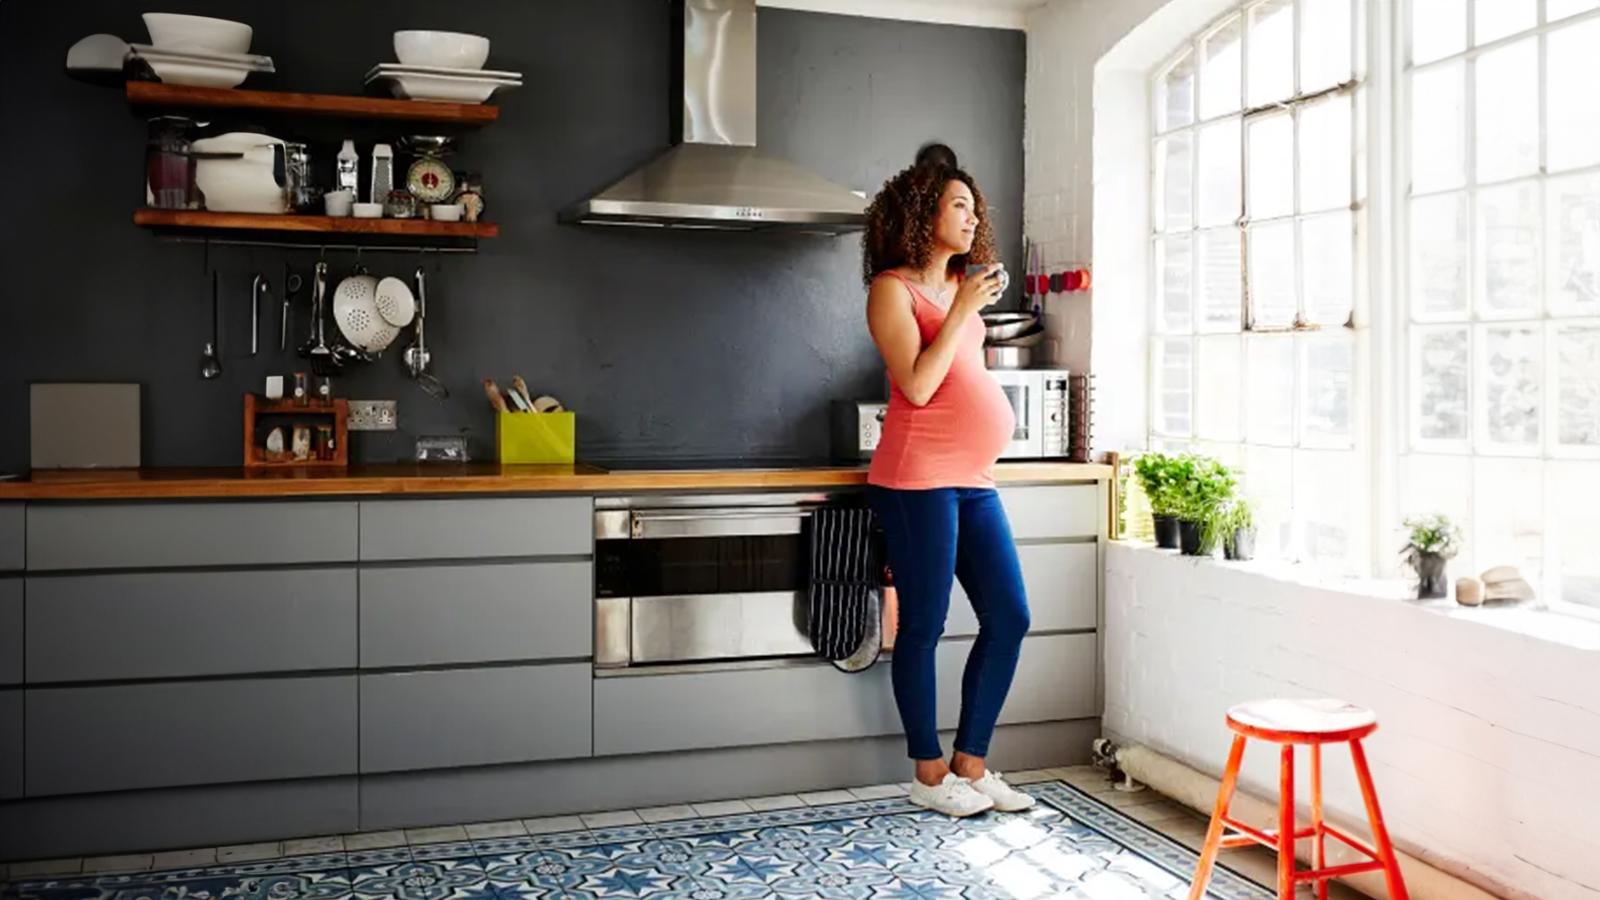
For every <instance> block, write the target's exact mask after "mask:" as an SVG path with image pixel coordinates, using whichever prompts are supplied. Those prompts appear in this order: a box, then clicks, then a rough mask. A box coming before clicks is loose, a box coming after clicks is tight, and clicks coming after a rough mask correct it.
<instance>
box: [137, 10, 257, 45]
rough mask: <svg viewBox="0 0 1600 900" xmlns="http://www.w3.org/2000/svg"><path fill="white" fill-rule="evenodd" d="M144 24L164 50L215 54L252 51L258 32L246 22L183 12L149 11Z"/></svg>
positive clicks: (151, 40)
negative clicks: (255, 32)
mask: <svg viewBox="0 0 1600 900" xmlns="http://www.w3.org/2000/svg"><path fill="white" fill-rule="evenodd" d="M144 27H145V28H147V29H149V31H150V43H152V44H154V45H156V46H157V47H160V48H162V49H170V50H209V51H211V52H213V53H249V52H250V37H251V35H252V34H254V29H252V28H251V27H250V26H249V25H246V24H244V23H243V22H230V21H228V20H227V19H213V18H211V17H210V16H186V15H181V14H179V13H145V14H144Z"/></svg>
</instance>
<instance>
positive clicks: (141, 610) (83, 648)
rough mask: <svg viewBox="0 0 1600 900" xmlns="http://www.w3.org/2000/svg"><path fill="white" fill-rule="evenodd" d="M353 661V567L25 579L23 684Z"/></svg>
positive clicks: (303, 667) (319, 666)
mask: <svg viewBox="0 0 1600 900" xmlns="http://www.w3.org/2000/svg"><path fill="white" fill-rule="evenodd" d="M355 664H356V571H355V568H354V567H351V568H340V569H246V570H235V571H224V572H122V573H117V574H114V575H69V576H49V577H30V578H29V579H28V681H30V682H36V681H91V680H102V679H103V680H118V679H130V678H183V677H192V676H199V675H227V674H241V673H252V672H290V671H299V670H307V669H349V668H354V667H355Z"/></svg>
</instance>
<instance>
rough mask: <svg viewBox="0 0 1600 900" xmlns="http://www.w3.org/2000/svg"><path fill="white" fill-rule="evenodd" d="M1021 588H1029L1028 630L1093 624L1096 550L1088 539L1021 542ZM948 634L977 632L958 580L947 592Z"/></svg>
mask: <svg viewBox="0 0 1600 900" xmlns="http://www.w3.org/2000/svg"><path fill="white" fill-rule="evenodd" d="M1017 558H1018V559H1019V560H1021V562H1022V581H1023V586H1024V587H1025V588H1026V589H1027V592H1028V610H1029V612H1030V613H1031V614H1032V615H1031V619H1032V626H1031V629H1030V630H1032V631H1070V630H1076V629H1084V628H1094V627H1095V624H1096V623H1095V617H1096V612H1095V610H1096V606H1097V603H1096V598H1097V596H1098V591H1099V565H1098V562H1097V560H1098V559H1099V554H1098V548H1097V546H1096V545H1095V544H1093V543H1081V544H1022V545H1020V546H1018V547H1017ZM944 633H945V635H946V636H947V637H963V636H970V635H975V634H977V633H978V616H977V613H975V612H973V610H972V601H971V600H970V599H969V598H968V597H967V592H966V591H965V590H963V589H962V587H961V583H960V582H959V581H958V582H956V584H955V588H954V590H952V591H951V595H950V616H949V618H947V619H946V620H945V626H944Z"/></svg>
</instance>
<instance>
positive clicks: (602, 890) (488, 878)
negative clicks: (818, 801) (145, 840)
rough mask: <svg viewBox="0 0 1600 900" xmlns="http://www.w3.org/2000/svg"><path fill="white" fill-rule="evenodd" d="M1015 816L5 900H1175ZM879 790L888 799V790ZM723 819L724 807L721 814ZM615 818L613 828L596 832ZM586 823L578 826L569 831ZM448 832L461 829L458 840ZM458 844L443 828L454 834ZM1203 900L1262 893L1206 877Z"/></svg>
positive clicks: (920, 819) (1127, 825) (1073, 834)
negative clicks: (1207, 891)
mask: <svg viewBox="0 0 1600 900" xmlns="http://www.w3.org/2000/svg"><path fill="white" fill-rule="evenodd" d="M1028 789H1029V790H1030V791H1031V792H1032V793H1033V794H1034V795H1035V796H1036V797H1038V798H1039V800H1040V801H1041V802H1040V804H1039V805H1038V806H1037V807H1035V808H1034V809H1032V810H1029V811H1027V812H1025V813H1019V814H1000V813H990V814H986V815H982V816H978V817H974V818H972V819H967V820H963V821H955V820H952V819H948V818H945V817H943V816H940V815H937V814H934V813H929V812H927V811H925V810H921V809H918V808H916V807H914V806H912V805H911V803H910V802H909V801H908V800H907V799H906V798H905V797H904V796H882V797H872V798H871V799H860V798H857V797H853V796H851V795H844V796H849V797H851V799H850V800H849V801H848V802H841V803H837V804H832V805H806V806H789V807H786V808H782V809H771V810H769V811H764V812H734V813H733V814H731V815H723V816H715V817H711V818H673V819H670V820H666V821H657V822H654V823H647V822H644V821H643V820H640V819H637V817H621V816H619V817H617V818H615V819H606V818H591V819H590V820H589V821H591V822H593V823H595V824H598V825H601V826H602V827H579V828H572V829H568V830H564V831H542V830H540V831H539V832H538V833H531V834H517V833H515V831H516V829H515V828H514V827H505V828H498V829H479V830H478V831H476V832H474V833H476V834H481V835H486V834H501V833H503V836H480V837H477V838H473V839H468V840H459V839H446V840H443V841H441V842H438V843H413V844H408V845H407V846H400V847H386V848H378V849H360V850H348V851H343V850H339V851H330V852H326V853H317V854H314V855H303V856H294V857H288V858H283V859H272V860H260V861H255V862H248V863H238V864H231V865H230V864H222V865H207V866H193V867H190V868H184V869H171V870H165V871H147V872H124V873H120V874H114V875H48V876H34V877H31V878H26V879H20V880H17V881H16V882H15V883H12V884H9V885H6V886H5V888H4V891H3V892H0V896H3V897H4V898H6V900H390V898H394V900H592V898H613V897H618V898H646V897H648V898H658V900H679V898H683V900H763V898H773V900H779V898H804V897H821V898H842V900H943V898H951V900H1032V898H1046V897H1060V898H1070V900H1123V898H1127V900H1143V898H1163V900H1172V898H1182V897H1184V896H1185V894H1186V892H1187V886H1188V873H1190V872H1192V871H1193V869H1194V862H1195V854H1194V851H1193V850H1191V849H1189V848H1188V847H1185V846H1184V845H1182V844H1180V843H1178V842H1177V841H1174V840H1172V839H1170V838H1167V837H1165V836H1163V835H1162V834H1161V833H1160V832H1159V831H1157V830H1155V829H1153V828H1151V827H1149V826H1146V825H1143V824H1140V823H1139V822H1137V821H1135V820H1134V819H1133V818H1130V817H1129V816H1128V815H1125V814H1124V813H1122V812H1119V811H1118V810H1116V809H1114V808H1112V807H1111V806H1108V805H1106V804H1104V803H1102V802H1100V801H1099V800H1097V799H1096V798H1095V797H1094V796H1092V795H1091V794H1089V793H1086V792H1085V791H1082V790H1080V789H1078V788H1076V787H1074V786H1072V785H1071V784H1068V783H1066V782H1062V781H1054V782H1045V783H1040V784H1033V785H1030V786H1029V787H1028ZM885 793H890V792H885ZM727 808H728V809H735V808H736V807H732V806H730V807H727ZM612 822H617V823H620V824H609V823H612ZM580 824H581V823H580ZM458 832H459V833H458ZM459 834H466V832H464V831H459V830H453V831H450V832H448V833H447V832H443V831H441V832H439V836H441V837H445V838H450V837H456V836H459ZM1211 896H1212V897H1213V898H1216V900H1270V898H1272V897H1273V892H1272V891H1269V890H1267V889H1266V888H1264V887H1262V886H1260V885H1258V884H1256V883H1254V882H1252V881H1249V880H1248V879H1246V878H1244V877H1243V876H1241V875H1239V874H1238V873H1236V872H1235V871H1233V870H1231V869H1227V868H1222V869H1219V871H1218V872H1217V875H1216V877H1215V878H1214V880H1213V882H1212V886H1211Z"/></svg>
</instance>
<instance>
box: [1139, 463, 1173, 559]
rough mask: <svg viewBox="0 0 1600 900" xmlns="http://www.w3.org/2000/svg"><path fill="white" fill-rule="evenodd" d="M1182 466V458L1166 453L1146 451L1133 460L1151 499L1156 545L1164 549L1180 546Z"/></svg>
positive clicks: (1142, 484)
mask: <svg viewBox="0 0 1600 900" xmlns="http://www.w3.org/2000/svg"><path fill="white" fill-rule="evenodd" d="M1178 468H1179V460H1178V458H1177V457H1173V456H1168V455H1167V454H1165V453H1145V454H1141V455H1140V456H1139V457H1138V458H1137V459H1135V460H1134V461H1133V473H1134V475H1135V476H1136V477H1137V478H1138V479H1139V487H1140V488H1142V489H1143V490H1144V495H1145V497H1147V498H1149V500H1150V518H1151V520H1152V522H1153V524H1154V525H1155V533H1156V546H1157V547H1160V548H1161V549H1163V550H1176V549H1178V497H1177V493H1176V488H1177V472H1178Z"/></svg>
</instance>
